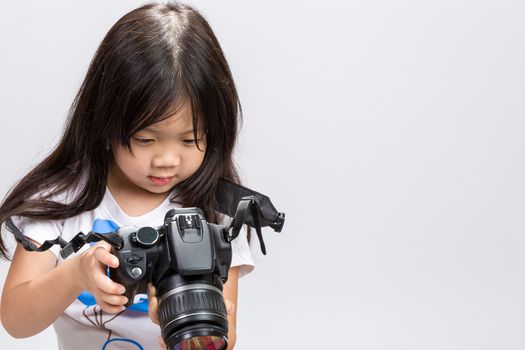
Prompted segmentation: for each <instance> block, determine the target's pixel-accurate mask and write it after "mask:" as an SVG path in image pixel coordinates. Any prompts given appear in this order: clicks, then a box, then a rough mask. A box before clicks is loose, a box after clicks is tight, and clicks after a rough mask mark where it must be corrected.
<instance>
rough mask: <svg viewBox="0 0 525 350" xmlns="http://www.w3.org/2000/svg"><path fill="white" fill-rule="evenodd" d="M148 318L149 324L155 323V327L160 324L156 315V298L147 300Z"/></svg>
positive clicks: (157, 314)
mask: <svg viewBox="0 0 525 350" xmlns="http://www.w3.org/2000/svg"><path fill="white" fill-rule="evenodd" d="M148 316H149V318H150V319H151V322H153V323H155V324H156V325H159V324H160V321H159V313H158V300H157V298H156V297H153V298H150V299H149V303H148Z"/></svg>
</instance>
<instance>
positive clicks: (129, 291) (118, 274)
mask: <svg viewBox="0 0 525 350" xmlns="http://www.w3.org/2000/svg"><path fill="white" fill-rule="evenodd" d="M109 278H110V279H111V280H112V281H113V282H115V283H119V284H122V285H123V286H124V287H125V288H126V291H125V292H124V294H122V295H124V296H125V297H126V298H128V302H127V303H126V304H125V305H124V306H125V307H130V306H131V305H133V301H134V299H135V295H136V294H137V292H138V287H139V284H140V283H139V281H134V280H132V279H129V278H126V276H125V274H123V273H122V270H121V269H119V268H117V269H114V268H110V269H109Z"/></svg>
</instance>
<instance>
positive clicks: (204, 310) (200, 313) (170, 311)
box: [158, 275, 228, 350]
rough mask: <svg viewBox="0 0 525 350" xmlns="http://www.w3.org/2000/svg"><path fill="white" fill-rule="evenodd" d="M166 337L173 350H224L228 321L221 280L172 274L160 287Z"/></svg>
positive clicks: (226, 340) (161, 323) (161, 313)
mask: <svg viewBox="0 0 525 350" xmlns="http://www.w3.org/2000/svg"><path fill="white" fill-rule="evenodd" d="M158 291H159V293H158V295H159V320H160V327H161V332H162V338H163V339H164V342H165V343H166V345H167V347H168V349H170V350H190V349H191V350H223V349H226V348H227V345H228V337H227V335H228V318H227V317H226V306H225V304H224V297H223V295H222V282H221V281H220V280H218V279H217V278H215V277H213V276H210V278H209V279H208V278H203V277H202V276H199V278H196V279H189V278H188V277H186V278H184V277H182V276H180V275H171V276H168V277H166V278H164V279H163V280H162V281H161V282H160V284H159V286H158Z"/></svg>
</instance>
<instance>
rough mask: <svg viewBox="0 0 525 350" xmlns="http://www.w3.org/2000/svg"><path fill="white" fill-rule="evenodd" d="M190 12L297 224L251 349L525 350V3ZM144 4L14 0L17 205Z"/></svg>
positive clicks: (247, 331)
mask: <svg viewBox="0 0 525 350" xmlns="http://www.w3.org/2000/svg"><path fill="white" fill-rule="evenodd" d="M192 3H193V4H195V6H196V7H197V8H198V9H199V10H201V11H202V13H203V14H204V15H205V16H206V18H208V20H209V22H210V24H211V25H212V27H213V29H214V30H215V33H216V35H217V36H218V38H219V40H220V42H221V44H222V47H223V49H224V51H225V53H226V56H227V59H228V61H229V63H230V66H231V69H232V71H233V74H234V77H235V80H236V83H237V87H238V90H239V94H240V97H241V102H242V105H243V110H244V126H243V129H242V133H241V139H240V144H239V148H238V151H237V160H238V164H239V166H240V167H241V174H242V176H243V178H244V182H245V183H246V184H247V185H248V186H250V187H252V188H254V189H257V190H259V191H260V192H263V193H266V194H268V195H269V196H270V197H271V198H272V200H273V202H274V203H275V205H276V206H277V207H278V209H280V210H282V211H285V212H286V214H287V222H286V225H285V227H284V230H283V233H281V234H275V233H273V232H271V230H267V231H266V232H265V233H266V242H267V248H268V255H267V256H262V255H261V254H257V255H256V259H257V267H256V269H255V271H254V272H253V273H252V274H251V275H249V276H247V277H245V278H243V279H242V280H241V281H240V289H239V293H240V294H239V306H238V311H239V314H238V343H237V344H238V346H237V347H236V348H237V349H240V350H259V349H278V350H280V349H378V350H379V349H389V350H390V349H403V350H407V349H414V350H416V349H417V350H420V349H426V350H428V349H440V350H441V349H448V350H454V349H458V350H459V349H461V350H464V349H476V350H479V349H506V350H512V349H524V348H525V332H524V331H523V330H524V328H525V301H524V296H525V274H524V265H525V254H524V246H525V237H524V229H525V215H524V211H525V164H524V159H525V157H524V156H525V138H524V132H525V120H524V116H525V113H524V112H525V98H524V96H525V44H524V43H525V41H524V39H525V37H524V35H525V21H524V18H525V3H524V2H523V1H512V0H498V1H479V0H478V1H467V0H441V1H437V0H435V1H431V0H418V1H416V0H412V1H410V0H399V1H387V0H383V1H379V0H367V1H352V0H348V1H336V0H331V1H261V2H251V1H240V0H238V1H233V0H231V1H204V0H203V1H194V2H192ZM140 4H142V2H139V1H117V0H96V1H89V2H87V1H71V0H67V1H66V0H61V1H53V2H49V1H36V0H32V1H16V2H15V1H9V2H7V1H5V3H3V4H2V6H1V11H0V47H1V49H0V50H1V51H0V53H1V55H0V115H1V121H2V124H1V125H2V127H1V133H0V134H1V137H0V155H1V158H0V159H1V163H2V171H1V174H2V175H1V178H0V191H1V194H2V195H3V194H5V193H6V192H7V191H8V189H9V188H10V186H11V185H12V184H13V183H14V182H15V181H16V180H17V179H19V178H20V177H21V176H23V175H24V174H25V173H26V172H27V171H28V170H29V169H30V168H31V166H32V165H34V164H35V163H36V162H38V161H39V160H41V159H42V158H43V157H44V155H45V154H46V153H47V152H48V151H49V150H50V149H51V147H52V146H53V145H54V144H55V143H56V142H57V140H58V137H59V135H60V133H61V130H62V125H63V122H64V119H65V116H66V113H67V109H68V107H69V105H70V103H71V101H72V100H73V97H74V95H75V93H76V91H77V90H78V88H79V86H80V83H81V81H82V79H83V77H84V74H85V72H86V69H87V66H88V63H89V61H90V59H91V57H92V56H93V54H94V51H95V49H96V47H97V45H98V44H99V43H100V41H101V40H102V37H103V36H104V34H105V33H106V31H107V30H108V29H109V28H110V27H111V25H112V24H113V23H114V22H115V21H116V20H117V19H118V18H119V17H121V16H122V15H123V14H124V13H126V12H127V11H129V10H131V9H132V8H134V7H136V6H138V5H140ZM253 248H254V249H253V250H254V253H256V251H257V249H258V244H257V242H256V241H255V242H254V246H253ZM0 266H1V272H2V276H0V277H1V278H0V280H1V281H3V279H4V278H5V273H6V271H7V268H8V265H7V263H1V265H0ZM0 344H2V349H33V348H45V349H52V348H55V347H56V345H55V344H56V342H55V338H54V334H53V331H52V329H48V330H47V331H45V332H43V333H42V334H39V335H37V336H35V337H33V338H30V339H25V340H15V339H13V338H11V337H10V336H9V335H8V334H7V333H5V331H3V330H2V331H0Z"/></svg>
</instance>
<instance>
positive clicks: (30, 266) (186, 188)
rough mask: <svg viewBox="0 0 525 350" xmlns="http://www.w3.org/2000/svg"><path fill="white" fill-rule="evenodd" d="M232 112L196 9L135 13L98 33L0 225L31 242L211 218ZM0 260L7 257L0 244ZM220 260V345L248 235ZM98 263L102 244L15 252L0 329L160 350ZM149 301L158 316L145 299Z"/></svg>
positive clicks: (215, 47) (110, 260) (105, 254)
mask: <svg viewBox="0 0 525 350" xmlns="http://www.w3.org/2000/svg"><path fill="white" fill-rule="evenodd" d="M239 112H240V110H239V101H238V97H237V91H236V89H235V85H234V83H233V79H232V76H231V72H230V69H229V67H228V64H227V62H226V60H225V58H224V55H223V53H222V50H221V48H220V45H219V43H218V41H217V39H216V37H215V35H214V34H213V32H212V30H211V28H210V26H209V25H208V23H207V22H206V20H205V19H204V18H203V17H202V16H201V15H200V14H199V13H198V12H197V11H195V10H194V9H192V8H191V7H189V6H186V5H180V4H166V5H160V4H149V5H145V6H143V7H140V8H138V9H136V10H133V11H131V12H130V13H128V14H126V15H125V16H124V17H122V18H121V19H120V20H119V21H118V22H117V23H116V24H115V25H114V26H113V27H112V28H111V29H110V31H109V32H108V33H107V35H106V37H105V38H104V40H103V41H102V43H101V45H100V47H99V48H98V50H97V52H96V54H95V57H94V58H93V60H92V62H91V64H90V67H89V70H88V73H87V75H86V78H85V80H84V82H83V83H82V86H81V87H80V91H79V92H78V94H77V96H76V98H75V100H74V102H73V104H72V107H71V111H70V115H69V117H68V120H67V124H66V127H65V131H64V135H63V137H62V139H61V141H60V142H59V144H58V145H57V146H56V148H55V149H54V150H53V151H52V152H51V154H50V155H49V156H48V157H47V158H46V159H44V160H43V161H42V162H41V163H40V164H38V165H37V166H36V167H35V168H34V169H33V170H31V171H30V172H29V173H28V174H27V175H26V176H25V177H23V178H22V180H21V181H20V182H19V183H17V184H16V186H14V188H13V189H12V190H11V191H10V192H9V194H8V195H7V196H6V198H5V200H4V202H3V203H2V205H1V207H0V222H5V221H6V220H7V219H9V218H11V219H12V221H13V223H14V224H15V225H16V226H17V227H18V229H20V230H21V231H22V232H23V234H24V235H25V236H27V237H29V238H30V239H31V240H32V241H33V242H34V243H35V245H37V246H38V245H40V244H42V243H43V242H45V241H46V240H53V239H55V238H56V237H57V236H61V237H62V238H63V239H64V240H65V241H69V240H71V238H72V237H74V236H75V235H76V234H77V233H78V232H80V231H82V232H84V233H87V232H89V231H91V230H93V224H94V222H95V220H96V219H103V220H111V222H112V223H113V224H116V225H117V226H127V225H135V226H137V227H142V226H160V225H162V223H163V219H164V214H165V213H166V212H167V211H168V210H170V209H172V208H177V207H199V208H201V210H202V211H203V212H204V214H205V216H206V218H207V220H208V221H209V222H216V223H217V222H219V221H221V220H222V218H221V217H220V216H219V214H218V213H217V211H216V203H215V193H216V191H217V185H218V181H219V179H220V178H226V179H230V180H232V181H234V182H238V181H239V180H238V175H237V172H236V170H235V166H234V163H233V160H232V151H233V148H234V144H235V140H236V136H237V122H238V118H239ZM0 252H1V254H2V256H3V257H5V258H7V257H8V254H7V249H6V247H5V245H4V243H3V242H1V241H0ZM232 252H233V259H232V264H231V266H232V267H231V269H230V270H229V275H228V281H227V283H226V284H225V286H224V297H225V299H226V304H227V306H228V309H229V311H228V313H229V314H228V322H229V334H228V338H229V347H228V348H229V349H232V348H233V346H234V344H235V328H236V314H235V306H236V303H237V281H238V278H239V277H240V276H241V275H243V274H245V273H247V272H249V271H250V270H251V269H252V268H253V261H252V258H251V254H250V250H249V246H248V242H247V239H246V233H244V235H243V236H240V237H238V238H237V239H235V240H234V241H233V242H232ZM107 266H110V267H117V266H118V259H117V258H116V257H115V256H114V255H113V254H111V250H110V248H109V245H108V244H97V245H95V246H92V247H89V246H85V247H84V248H83V249H82V250H81V251H79V252H78V253H76V254H74V255H72V256H70V257H68V258H67V259H62V258H61V257H60V255H59V247H58V246H53V248H51V249H50V250H47V251H44V252H28V251H26V250H24V248H23V247H22V246H21V245H20V244H18V246H17V247H16V250H15V252H14V256H13V259H12V262H11V266H10V269H9V273H8V276H7V279H6V282H5V285H4V289H3V294H2V303H1V320H2V324H3V325H4V327H5V329H6V330H7V331H8V332H9V334H11V335H12V336H14V337H16V338H23V337H30V336H33V335H35V334H37V333H39V332H41V331H42V330H44V329H45V328H47V327H48V326H49V325H51V324H53V326H54V329H55V331H56V333H57V337H58V344H59V348H60V349H74V350H82V349H89V350H92V349H105V348H106V347H107V348H108V349H131V348H137V349H155V348H159V343H158V338H159V336H160V328H159V326H158V325H156V324H154V323H153V322H152V320H151V319H150V318H149V317H148V313H147V303H148V302H147V300H146V296H143V300H138V301H137V299H140V298H136V300H135V301H136V302H138V304H136V305H137V307H135V308H134V307H130V308H128V309H126V308H125V307H124V306H123V305H124V304H126V302H127V300H126V297H125V296H123V295H122V294H123V293H124V291H125V290H124V286H123V285H121V284H118V283H115V282H113V281H112V280H110V279H109V278H108V277H107V276H106V267H107ZM150 302H151V304H150V309H151V307H153V309H154V310H156V299H155V298H151V300H150ZM141 304H145V305H146V307H145V308H144V307H142V308H141V307H140V305H141ZM134 306H135V305H134ZM150 311H151V310H150ZM151 318H152V319H154V320H155V319H156V315H155V313H154V312H153V313H152V314H151ZM110 343H111V345H109V344H110Z"/></svg>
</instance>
